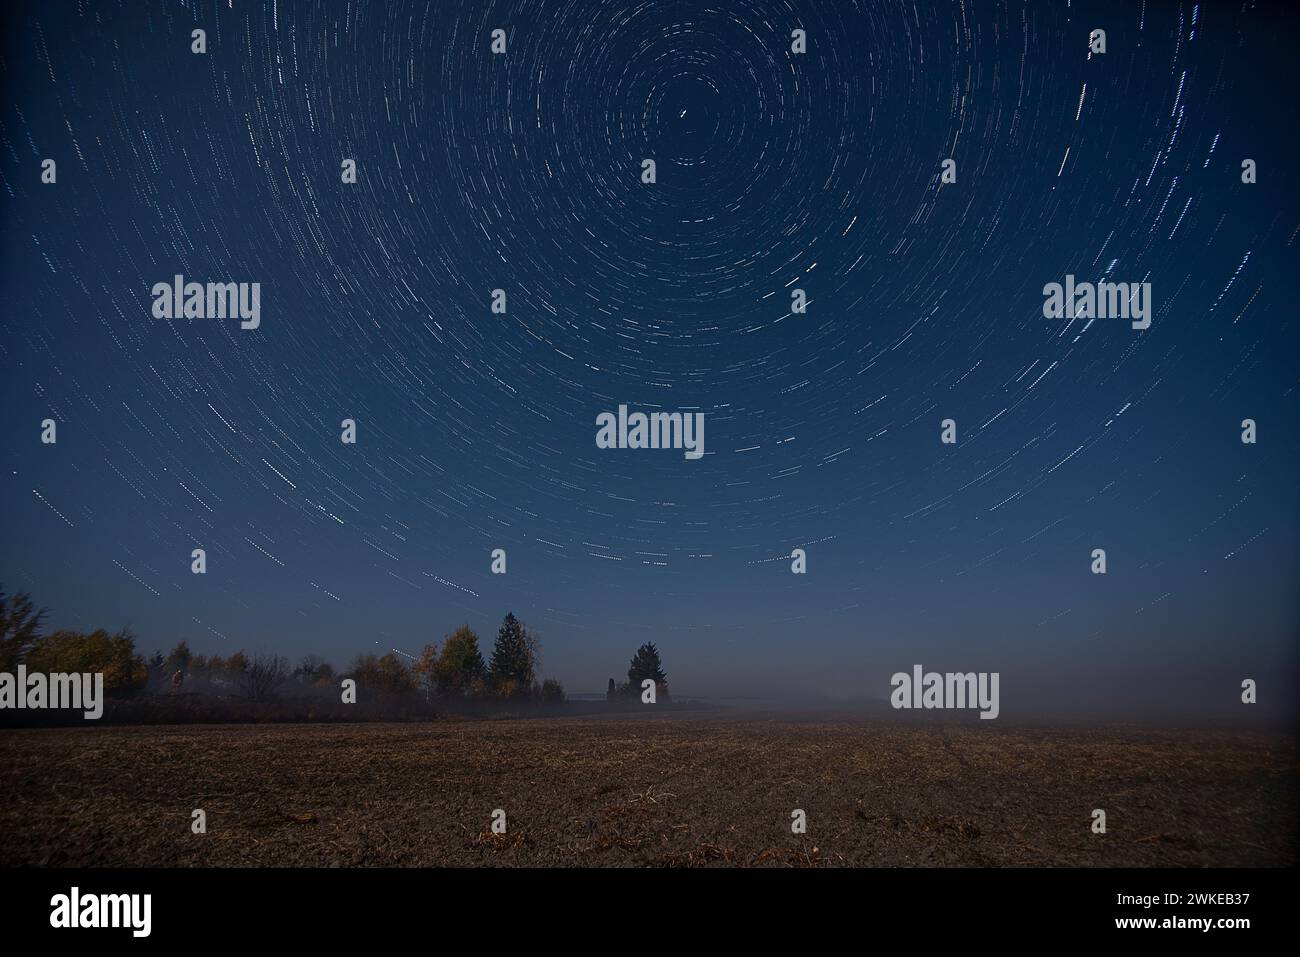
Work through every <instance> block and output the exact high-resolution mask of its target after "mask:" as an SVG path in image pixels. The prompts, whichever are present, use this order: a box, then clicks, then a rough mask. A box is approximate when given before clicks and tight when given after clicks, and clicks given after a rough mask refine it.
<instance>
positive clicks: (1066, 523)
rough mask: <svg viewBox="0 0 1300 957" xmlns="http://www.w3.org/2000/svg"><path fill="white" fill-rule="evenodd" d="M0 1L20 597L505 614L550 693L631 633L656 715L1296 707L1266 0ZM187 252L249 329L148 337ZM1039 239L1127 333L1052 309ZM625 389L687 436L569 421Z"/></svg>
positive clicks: (1271, 17) (1296, 468) (7, 495)
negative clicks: (897, 696) (971, 688)
mask: <svg viewBox="0 0 1300 957" xmlns="http://www.w3.org/2000/svg"><path fill="white" fill-rule="evenodd" d="M4 16H5V23H4V27H3V33H4V40H3V62H2V63H0V92H2V100H3V102H2V103H0V118H2V122H0V139H2V141H3V142H2V147H3V148H2V149H0V183H2V185H3V192H2V194H0V203H2V205H0V241H2V243H3V245H2V247H0V252H2V257H0V270H2V272H0V304H2V305H3V312H2V315H3V319H2V320H0V321H2V322H3V332H2V333H0V401H2V403H3V404H2V406H0V408H2V409H3V413H4V414H3V428H2V429H0V582H2V583H3V585H4V587H5V589H6V591H14V590H25V591H29V592H30V593H31V594H32V596H33V598H34V599H35V600H36V602H37V603H38V604H40V605H44V606H47V607H48V608H50V610H51V615H50V618H49V621H48V624H49V625H50V626H52V627H69V628H85V629H91V628H95V627H101V626H102V627H108V628H118V627H121V626H123V625H130V627H131V628H132V629H133V630H134V631H135V632H136V634H137V635H138V646H139V648H140V650H142V651H144V652H146V653H148V652H152V651H153V650H154V649H155V648H159V649H162V650H163V651H164V652H165V651H166V650H167V649H168V648H170V647H171V646H172V645H174V644H175V643H176V642H177V641H178V640H181V639H184V640H186V641H188V642H189V643H190V645H191V647H192V648H194V649H195V650H197V651H203V652H206V653H219V654H222V655H227V654H230V653H231V652H233V651H235V650H237V649H239V648H244V649H246V650H247V651H249V652H252V651H274V652H278V653H280V654H284V655H286V656H288V657H290V658H291V659H294V660H296V659H298V658H299V657H301V656H302V655H304V654H306V653H308V652H315V653H318V654H322V655H324V656H325V657H327V658H330V659H332V660H333V661H334V662H335V663H336V664H340V665H341V664H345V663H346V662H347V661H348V660H349V659H351V658H352V657H353V656H354V655H355V654H357V653H359V652H366V651H374V652H377V653H382V652H386V651H388V650H390V649H397V650H399V651H403V652H406V653H408V654H418V652H419V649H420V647H421V646H422V645H424V644H425V643H426V642H428V641H430V640H435V639H438V638H441V636H442V635H443V634H445V633H448V632H450V631H451V630H452V629H453V628H454V627H455V626H456V625H458V624H460V623H462V622H468V623H470V624H471V625H472V626H473V627H474V628H475V629H476V630H477V631H478V632H479V634H480V636H481V639H482V645H483V647H484V650H485V652H486V651H487V650H488V649H489V648H490V645H491V639H492V636H493V635H494V634H495V631H496V628H497V626H498V624H499V622H500V619H501V617H502V616H503V615H504V614H505V612H506V611H511V610H512V611H514V612H515V613H516V614H517V615H518V616H519V617H520V618H522V619H523V620H524V621H525V622H527V623H528V624H529V625H530V626H532V627H534V628H536V630H537V631H539V632H540V634H541V636H542V640H543V645H544V653H543V659H542V668H541V671H542V673H543V674H544V675H547V676H553V677H557V678H559V679H560V680H562V681H563V682H564V684H565V685H566V687H567V688H568V690H569V691H570V692H592V691H595V692H598V691H603V689H604V685H605V680H606V678H607V677H610V676H615V677H621V676H622V675H623V674H624V673H625V671H626V669H627V663H628V658H629V657H630V656H631V654H632V652H633V650H635V648H636V646H637V645H638V644H640V643H641V642H643V641H647V640H653V641H655V642H656V643H657V644H658V646H659V648H660V650H661V652H662V653H663V657H664V664H665V668H666V670H667V672H668V677H669V683H670V686H671V688H672V690H673V692H674V694H677V695H692V694H694V695H719V696H732V695H734V696H754V697H759V698H770V697H772V696H777V695H784V696H788V697H791V698H801V699H808V700H843V699H852V698H869V697H875V698H884V697H885V696H886V695H887V694H888V692H889V690H890V689H889V676H890V674H891V673H892V672H894V671H897V670H910V668H911V666H912V665H913V664H915V663H920V664H923V665H924V666H925V667H926V668H927V669H931V668H933V669H936V670H940V671H948V670H963V671H964V670H977V671H997V672H1000V674H1001V676H1002V678H1001V694H1002V713H1003V715H1004V716H1005V717H1012V716H1015V715H1026V714H1034V713H1040V712H1042V713H1046V712H1047V711H1050V710H1052V709H1053V708H1057V709H1069V708H1076V709H1081V710H1092V711H1095V712H1096V713H1098V714H1101V715H1120V716H1122V715H1127V714H1130V713H1139V712H1144V711H1146V710H1157V711H1160V710H1163V711H1170V712H1172V711H1180V712H1187V713H1190V714H1193V715H1195V714H1205V715H1207V716H1214V715H1232V714H1239V713H1240V712H1241V711H1242V708H1243V706H1242V705H1241V704H1240V699H1239V696H1240V683H1241V680H1242V679H1243V678H1247V677H1250V678H1254V679H1256V680H1257V681H1258V682H1259V689H1260V690H1259V694H1260V702H1261V703H1260V706H1259V707H1260V708H1261V709H1267V710H1268V711H1269V712H1270V713H1272V712H1273V711H1274V710H1275V709H1277V708H1279V707H1283V708H1284V709H1285V708H1293V707H1294V704H1295V701H1296V698H1297V695H1296V689H1297V665H1296V645H1297V635H1300V599H1298V598H1297V595H1298V594H1300V592H1298V590H1297V582H1298V581H1300V536H1298V534H1297V530H1298V529H1300V515H1298V514H1297V510H1298V508H1300V494H1298V491H1300V490H1298V488H1297V484H1298V483H1297V476H1298V474H1300V424H1298V422H1297V419H1298V413H1300V403H1297V358H1298V357H1300V350H1298V348H1297V347H1298V346H1300V334H1298V333H1297V329H1296V317H1297V308H1296V302H1297V299H1296V292H1297V283H1296V275H1297V255H1296V252H1297V235H1298V230H1300V209H1298V208H1297V207H1298V204H1297V202H1296V190H1295V185H1294V177H1295V176H1296V175H1297V174H1296V169H1295V163H1296V162H1297V157H1298V156H1300V150H1298V149H1297V146H1298V144H1297V137H1296V93H1295V89H1296V76H1295V55H1294V51H1293V46H1292V41H1293V38H1294V36H1295V35H1296V33H1297V27H1298V26H1300V13H1298V12H1296V11H1295V9H1294V8H1292V9H1291V10H1288V9H1287V5H1285V4H1276V5H1273V4H1264V5H1257V4H1254V3H1250V2H1246V3H1236V4H1230V3H1217V2H1216V3H1208V4H1205V3H1203V4H1199V5H1198V4H1193V3H1186V2H1184V3H1172V2H1170V3H1164V2H1151V0H1148V2H1145V3H1143V2H1140V0H1138V2H1128V3H1121V4H1115V5H1109V6H1098V5H1094V4H1082V5H1081V4H1077V3H1076V4H1067V3H1064V2H1051V3H1046V2H1029V3H1024V4H1021V3H1010V2H1006V3H991V2H990V3H985V2H966V3H951V4H950V3H945V2H935V3H912V2H885V0H861V2H853V0H835V2H830V0H820V2H784V0H736V2H731V3H717V4H707V3H703V2H699V0H693V2H654V3H632V2H627V0H570V2H563V0H528V2H524V0H519V2H501V3H490V2H468V0H466V2H462V3H450V2H441V0H433V2H428V3H417V2H409V3H408V2H405V0H401V2H398V0H392V2H373V3H363V2H351V3H348V2H343V0H318V2H280V3H279V4H278V5H277V4H274V3H271V2H267V3H264V4H251V3H244V2H239V0H234V2H227V0H220V2H203V3H178V2H167V3H162V2H137V0H130V2H125V0H124V2H121V3H108V2H105V3H89V2H86V3H80V4H72V3H66V4H65V3H42V4H34V5H31V6H30V7H24V5H21V4H17V5H12V6H11V5H6V12H5V14H4ZM195 28H202V29H204V30H206V33H207V52H206V53H203V54H195V53H192V52H191V42H192V41H191V31H192V30H193V29H195ZM495 28H502V29H504V30H505V31H506V35H507V52H506V53H505V54H493V53H492V51H491V49H490V44H491V32H492V30H493V29H495ZM1096 28H1100V29H1104V30H1105V31H1106V47H1107V49H1106V52H1105V53H1104V54H1090V50H1089V33H1090V31H1091V30H1093V29H1096ZM794 29H803V30H805V31H806V33H807V52H806V53H805V54H796V53H792V52H791V42H792V41H791V31H792V30H794ZM45 158H53V159H55V160H56V162H57V182H56V183H54V184H44V183H42V181H41V162H42V160H43V159H45ZM345 158H352V159H355V160H356V164H357V182H356V183H355V184H347V183H343V182H342V181H341V176H340V164H341V163H342V161H343V160H344V159H345ZM645 158H653V159H654V160H655V161H656V164H657V182H655V183H654V184H645V183H642V182H641V169H642V166H641V163H642V160H643V159H645ZM947 158H952V159H953V160H955V162H956V182H955V183H944V182H941V178H940V174H941V172H942V163H943V161H944V160H945V159H947ZM1246 158H1251V159H1254V160H1255V161H1256V164H1257V170H1258V172H1257V175H1258V181H1257V182H1256V183H1253V184H1246V183H1243V182H1242V167H1241V164H1242V161H1243V159H1246ZM178 273H179V274H182V275H184V276H185V277H186V280H194V281H199V282H208V281H213V282H223V283H224V282H259V283H260V284H261V317H260V318H261V324H260V327H259V328H257V329H255V330H241V329H240V325H239V321H238V320H237V319H215V318H208V319H176V320H166V319H155V318H154V317H153V316H152V315H151V312H150V310H151V305H152V299H151V296H150V290H151V287H152V286H153V285H154V283H157V282H168V283H170V282H171V280H172V277H173V276H174V275H176V274H178ZM1067 274H1073V275H1075V277H1076V279H1077V280H1078V281H1080V282H1082V281H1085V280H1087V281H1098V280H1101V279H1107V280H1110V281H1116V282H1132V283H1138V282H1150V283H1151V289H1152V298H1153V302H1154V309H1153V315H1152V324H1151V327H1150V328H1149V329H1147V330H1145V331H1137V330H1134V329H1132V328H1131V327H1130V324H1129V322H1128V321H1127V320H1122V319H1097V320H1095V321H1092V322H1088V321H1087V320H1080V319H1076V320H1069V319H1047V318H1044V316H1043V311H1042V309H1043V286H1044V285H1045V284H1046V283H1050V282H1062V281H1064V278H1065V276H1066V275H1067ZM496 288H501V289H504V290H505V291H506V293H507V311H506V313H505V314H499V313H493V312H492V310H491V292H492V290H493V289H496ZM794 288H801V289H804V290H805V291H806V294H807V299H808V307H807V311H806V313H804V314H794V313H792V312H791V290H792V289H794ZM620 404H625V405H627V406H629V408H630V409H633V410H642V411H654V410H663V411H678V410H684V411H699V412H703V413H704V416H705V423H706V432H705V450H706V454H705V455H704V457H703V458H702V459H700V460H698V461H690V460H687V459H684V458H683V456H682V454H681V452H679V451H672V450H632V449H622V450H620V449H614V450H602V449H598V448H597V447H596V444H595V433H596V425H595V420H596V416H597V415H598V414H599V413H601V412H603V411H616V410H617V408H618V406H619V405H620ZM46 418H52V419H54V420H56V422H57V428H58V441H57V443H56V444H54V445H47V444H42V442H41V421H42V420H43V419H46ZM345 418H353V419H355V421H356V423H357V442H356V444H355V445H345V444H343V443H342V442H341V441H340V432H341V428H340V423H341V421H342V420H343V419H345ZM945 418H952V419H954V420H956V423H957V439H958V441H957V443H956V445H945V444H942V443H941V442H940V431H941V429H940V423H941V421H942V420H943V419H945ZM1245 418H1253V419H1255V420H1256V422H1257V428H1258V441H1257V443H1256V444H1253V445H1248V444H1244V443H1243V442H1242V441H1241V433H1242V429H1241V421H1242V420H1243V419H1245ZM196 547H202V548H205V549H206V550H207V558H208V572H207V574H206V575H202V576H200V575H194V574H191V572H190V562H191V559H190V553H191V550H192V549H193V548H196ZM796 547H798V548H803V549H805V550H806V553H807V561H808V571H807V574H805V575H795V574H792V572H791V567H790V558H789V556H790V553H791V550H792V549H793V548H796ZM494 548H504V549H505V550H506V552H507V555H508V559H507V561H508V566H507V567H508V572H507V574H505V575H493V574H491V572H490V553H491V551H492V549H494ZM1094 548H1104V549H1105V550H1106V554H1107V574H1105V575H1104V576H1103V575H1094V574H1092V572H1091V570H1090V566H1091V562H1092V559H1091V553H1092V550H1093V549H1094Z"/></svg>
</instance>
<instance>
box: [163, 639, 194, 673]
mask: <svg viewBox="0 0 1300 957" xmlns="http://www.w3.org/2000/svg"><path fill="white" fill-rule="evenodd" d="M193 659H194V655H193V654H192V653H191V652H190V646H189V645H187V644H186V643H185V642H184V641H179V642H177V643H176V647H175V648H173V649H172V650H171V653H170V654H169V655H168V656H167V662H166V664H165V665H164V667H165V668H166V669H167V671H168V672H173V671H189V670H190V662H191V661H193Z"/></svg>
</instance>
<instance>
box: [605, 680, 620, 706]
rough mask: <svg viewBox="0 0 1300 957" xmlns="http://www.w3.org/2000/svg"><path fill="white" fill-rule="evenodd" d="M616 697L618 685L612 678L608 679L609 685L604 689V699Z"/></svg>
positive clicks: (609, 699) (608, 699)
mask: <svg viewBox="0 0 1300 957" xmlns="http://www.w3.org/2000/svg"><path fill="white" fill-rule="evenodd" d="M617 697H618V686H617V685H615V684H614V679H613V678H610V679H609V687H608V688H606V689H605V700H606V701H613V700H614V699H615V698H617Z"/></svg>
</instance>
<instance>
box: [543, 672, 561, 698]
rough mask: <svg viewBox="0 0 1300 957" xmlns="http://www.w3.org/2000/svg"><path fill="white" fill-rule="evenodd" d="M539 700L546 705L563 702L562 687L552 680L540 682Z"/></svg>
mask: <svg viewBox="0 0 1300 957" xmlns="http://www.w3.org/2000/svg"><path fill="white" fill-rule="evenodd" d="M541 698H542V701H544V702H546V703H547V704H558V703H559V702H561V701H563V700H564V685H562V684H560V683H559V682H558V681H556V680H555V679H554V678H547V679H546V680H545V681H543V682H542V693H541Z"/></svg>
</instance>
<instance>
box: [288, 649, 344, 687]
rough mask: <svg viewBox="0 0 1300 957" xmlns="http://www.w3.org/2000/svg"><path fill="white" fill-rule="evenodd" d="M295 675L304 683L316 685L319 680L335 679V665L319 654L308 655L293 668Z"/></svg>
mask: <svg viewBox="0 0 1300 957" xmlns="http://www.w3.org/2000/svg"><path fill="white" fill-rule="evenodd" d="M293 676H294V678H296V679H297V680H299V681H301V682H302V683H303V684H306V685H314V684H316V682H318V681H322V680H325V681H329V680H331V679H333V677H334V666H333V665H331V664H330V663H329V662H328V661H326V660H325V659H324V658H321V657H320V656H318V655H306V656H304V657H303V659H302V661H300V662H299V663H298V667H297V668H295V669H293Z"/></svg>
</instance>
